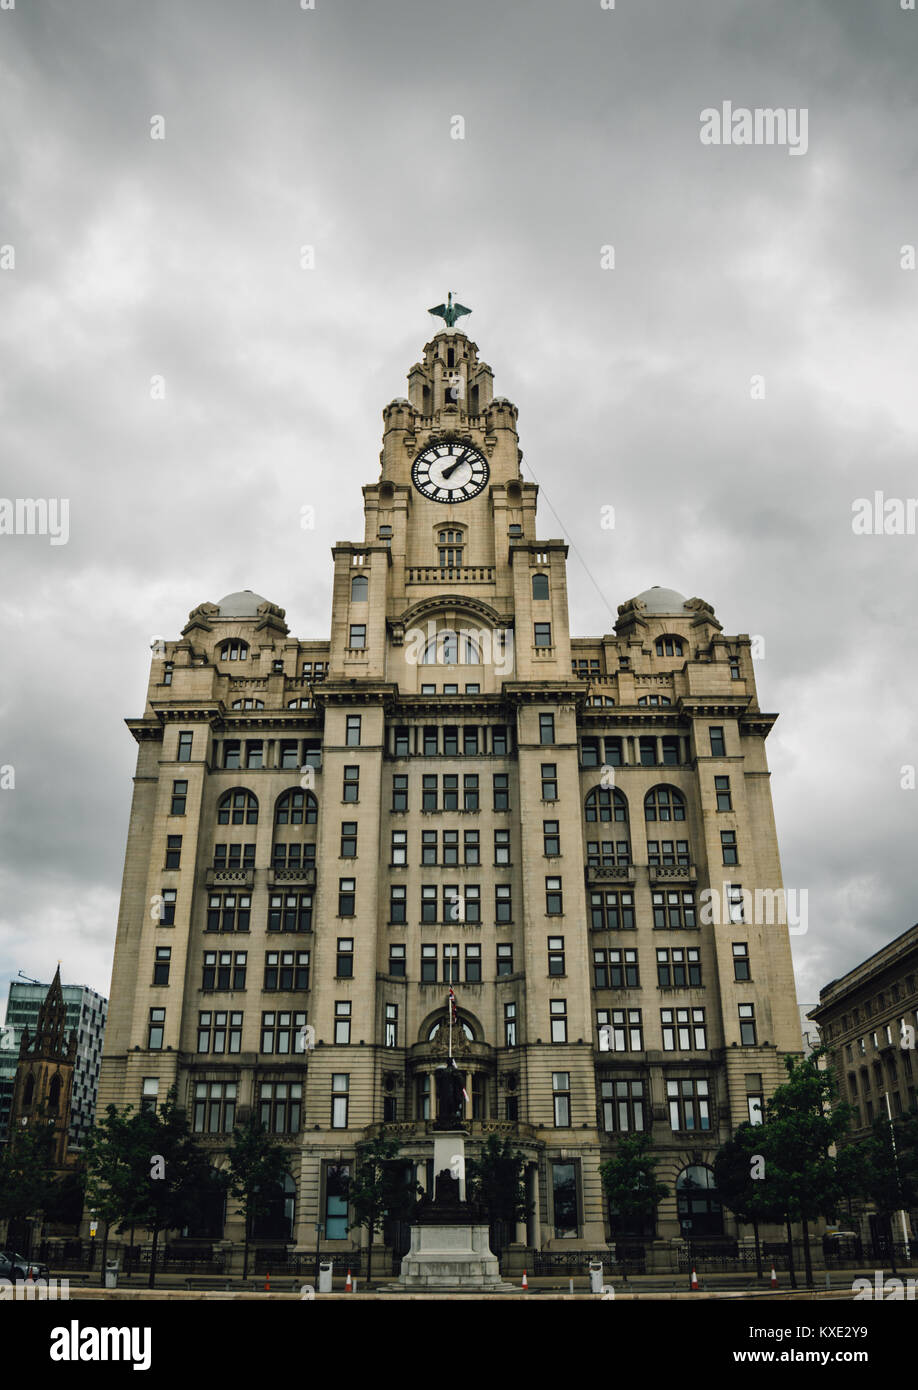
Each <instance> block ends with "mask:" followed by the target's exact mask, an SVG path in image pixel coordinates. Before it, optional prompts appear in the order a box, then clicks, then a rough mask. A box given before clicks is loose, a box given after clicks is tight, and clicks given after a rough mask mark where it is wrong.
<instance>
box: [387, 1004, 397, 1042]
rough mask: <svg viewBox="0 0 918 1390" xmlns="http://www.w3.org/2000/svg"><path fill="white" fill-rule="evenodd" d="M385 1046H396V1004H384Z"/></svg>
mask: <svg viewBox="0 0 918 1390" xmlns="http://www.w3.org/2000/svg"><path fill="white" fill-rule="evenodd" d="M384 1045H385V1046H386V1047H398V1005H397V1004H387V1005H386V1033H385V1044H384Z"/></svg>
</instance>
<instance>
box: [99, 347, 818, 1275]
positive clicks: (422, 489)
mask: <svg viewBox="0 0 918 1390" xmlns="http://www.w3.org/2000/svg"><path fill="white" fill-rule="evenodd" d="M408 383H409V385H408V390H409V395H408V399H404V398H399V399H396V400H393V401H392V402H391V403H390V404H389V405H387V406H386V407H385V409H384V411H383V443H382V453H381V455H380V465H381V466H380V469H379V475H378V477H377V479H376V481H374V482H371V483H369V484H368V485H367V486H365V487H364V489H363V498H364V527H363V534H362V537H361V538H360V539H358V540H353V541H341V542H339V543H338V544H337V545H335V547H334V548H333V551H332V555H333V560H334V590H333V603H332V615H331V629H330V633H329V635H328V636H327V637H326V638H325V639H320V638H314V639H313V638H298V637H296V636H293V635H291V633H290V631H289V629H288V627H287V624H286V622H285V610H284V609H283V608H281V607H279V606H277V604H275V603H273V602H269V601H268V600H266V599H264V598H262V597H261V596H260V595H258V594H255V593H252V592H249V591H248V590H246V591H244V592H241V593H234V594H230V595H228V596H227V597H226V598H223V599H221V600H220V601H219V602H218V603H210V602H207V603H201V604H199V605H198V606H197V607H196V608H194V610H193V611H192V612H191V614H190V617H189V621H188V623H187V624H186V626H185V627H184V628H183V630H182V633H181V636H180V637H178V638H176V639H174V640H168V641H164V642H162V643H161V644H160V645H159V646H158V647H157V649H156V650H155V651H154V657H153V661H152V668H151V673H150V683H149V688H148V693H147V700H146V705H145V708H144V711H143V714H142V715H141V717H140V718H137V719H130V720H128V726H129V728H130V730H131V732H132V734H133V736H134V738H135V739H136V740H137V743H138V758H137V773H136V777H135V787H134V800H133V806H132V811H131V819H130V826H129V830H128V841H127V853H126V861H125V870H124V885H123V893H122V899H121V908H120V915H119V921H118V935H117V944H116V948H115V958H114V969H113V975H112V987H111V1004H110V1011H109V1019H108V1027H107V1031H106V1039H105V1053H104V1059H103V1063H102V1074H101V1083H100V1096H99V1101H100V1104H101V1106H102V1107H104V1106H105V1105H106V1104H107V1103H108V1102H110V1101H114V1102H116V1103H117V1104H119V1105H124V1104H126V1103H132V1104H133V1105H135V1106H140V1105H155V1104H158V1103H160V1102H161V1100H162V1098H163V1097H164V1096H165V1094H166V1092H167V1090H168V1089H169V1088H170V1087H171V1086H173V1085H174V1086H177V1088H178V1094H179V1097H180V1099H181V1101H182V1103H183V1104H184V1105H185V1106H186V1107H187V1110H188V1113H189V1116H190V1117H191V1121H192V1125H193V1128H194V1129H195V1131H197V1133H198V1134H199V1135H200V1137H201V1140H202V1142H203V1143H205V1144H207V1145H209V1146H211V1147H212V1149H213V1152H214V1158H215V1161H216V1162H220V1161H221V1155H222V1154H223V1153H224V1152H225V1150H226V1148H227V1144H228V1141H229V1132H230V1131H231V1130H232V1128H233V1126H234V1124H238V1123H239V1122H241V1121H242V1120H243V1119H244V1118H245V1116H247V1115H248V1114H250V1113H251V1111H252V1110H253V1108H254V1110H255V1111H256V1113H257V1114H259V1115H260V1116H261V1117H262V1118H263V1120H264V1122H265V1123H266V1124H267V1126H268V1127H269V1128H270V1129H271V1130H273V1131H274V1132H275V1133H276V1134H278V1135H279V1136H284V1138H285V1142H287V1143H288V1144H289V1145H290V1147H291V1149H292V1150H293V1151H294V1155H295V1162H294V1165H293V1176H292V1179H291V1181H290V1182H289V1183H288V1184H287V1186H286V1189H285V1190H284V1191H283V1192H280V1191H279V1192H278V1193H277V1196H276V1203H275V1209H274V1211H273V1213H272V1215H271V1216H270V1218H265V1219H264V1220H263V1221H262V1222H261V1223H260V1226H259V1230H258V1231H257V1232H256V1239H257V1240H258V1241H259V1242H260V1243H261V1244H264V1243H265V1242H269V1241H270V1240H272V1239H274V1240H276V1241H277V1242H278V1243H279V1244H280V1245H281V1246H283V1245H287V1247H288V1248H293V1249H299V1250H301V1251H307V1250H312V1249H314V1248H315V1242H316V1227H317V1225H318V1226H320V1227H321V1236H320V1239H321V1244H322V1246H323V1248H325V1249H326V1250H328V1251H346V1250H347V1249H348V1248H350V1246H351V1245H352V1243H353V1244H358V1243H359V1242H360V1237H361V1233H360V1232H359V1231H356V1230H355V1231H353V1232H349V1231H348V1229H347V1221H348V1210H347V1176H348V1169H349V1165H350V1164H351V1163H352V1162H353V1157H354V1148H355V1145H356V1144H357V1143H358V1142H359V1141H360V1140H362V1139H363V1138H364V1137H365V1136H367V1135H368V1134H370V1133H373V1132H377V1131H378V1130H380V1129H382V1130H384V1131H385V1132H387V1133H391V1134H394V1135H397V1136H398V1138H399V1140H400V1141H401V1143H402V1146H403V1154H404V1157H405V1160H406V1163H410V1165H412V1171H416V1172H417V1174H418V1177H419V1180H420V1181H421V1182H422V1184H424V1185H426V1186H429V1185H430V1184H431V1181H432V1174H431V1172H430V1167H431V1161H432V1151H433V1144H432V1136H431V1134H430V1132H429V1131H430V1123H431V1121H432V1119H433V1105H434V1097H433V1092H432V1080H431V1078H432V1073H433V1071H434V1069H435V1068H436V1067H437V1066H438V1065H439V1064H441V1062H442V1061H443V1059H444V1056H445V1054H446V1049H447V1028H446V1022H447V992H448V990H449V988H450V987H451V986H452V988H453V989H454V991H455V994H456V999H457V1006H458V1022H457V1025H456V1028H455V1030H454V1041H455V1051H456V1055H457V1057H458V1059H459V1062H460V1065H461V1066H462V1067H463V1069H464V1070H465V1072H466V1074H467V1081H466V1088H467V1091H468V1105H467V1127H468V1130H469V1132H470V1136H471V1138H470V1141H469V1150H470V1152H472V1153H473V1154H474V1152H475V1151H476V1149H477V1147H478V1146H479V1145H480V1143H481V1142H482V1141H483V1139H484V1138H485V1137H486V1136H487V1135H488V1134H489V1133H493V1132H497V1133H500V1134H507V1135H510V1136H511V1137H512V1138H513V1140H514V1141H515V1142H516V1143H517V1144H518V1145H519V1147H520V1149H521V1150H522V1151H523V1152H524V1154H525V1155H526V1158H527V1161H528V1165H529V1167H528V1174H529V1178H528V1183H529V1193H530V1197H531V1200H532V1203H533V1215H532V1217H531V1219H530V1221H529V1223H528V1229H525V1228H523V1227H520V1228H519V1229H518V1230H517V1231H516V1233H515V1234H516V1238H517V1241H518V1242H519V1243H520V1244H522V1245H527V1246H529V1247H530V1248H537V1249H542V1250H547V1249H571V1248H574V1247H577V1246H579V1247H580V1248H583V1249H596V1248H597V1247H601V1246H602V1245H604V1244H605V1242H606V1241H607V1240H608V1239H609V1238H610V1215H609V1211H608V1207H607V1203H606V1201H605V1200H604V1196H603V1192H602V1188H601V1183H600V1177H599V1165H600V1163H601V1162H602V1161H603V1160H604V1159H605V1158H607V1157H608V1156H610V1155H611V1154H612V1153H613V1152H614V1150H615V1147H616V1144H617V1142H618V1140H619V1138H620V1137H621V1136H622V1135H623V1134H627V1133H631V1132H633V1131H635V1130H645V1131H648V1132H649V1133H650V1134H651V1135H652V1138H653V1144H654V1147H655V1149H656V1150H657V1151H658V1152H659V1154H660V1156H661V1158H662V1163H661V1166H660V1169H659V1172H660V1176H661V1177H662V1178H664V1180H666V1181H668V1182H669V1183H670V1185H671V1187H672V1188H673V1196H672V1197H671V1198H670V1200H669V1201H667V1202H665V1203H664V1204H663V1206H662V1208H661V1211H660V1218H659V1221H658V1223H657V1228H656V1232H645V1233H644V1235H645V1236H646V1237H647V1239H648V1240H651V1239H652V1238H653V1237H654V1236H655V1237H656V1239H657V1240H658V1241H659V1242H662V1243H664V1244H665V1245H666V1246H667V1248H669V1247H670V1246H671V1243H673V1242H679V1241H681V1240H682V1239H683V1237H687V1236H690V1237H691V1238H692V1239H694V1240H698V1239H704V1238H716V1237H718V1236H720V1235H722V1234H723V1233H724V1232H726V1233H728V1234H729V1233H730V1232H731V1231H733V1230H734V1227H733V1225H732V1223H731V1219H730V1218H729V1216H726V1215H725V1214H722V1213H721V1211H720V1208H719V1204H718V1202H717V1197H716V1192H714V1191H713V1188H712V1186H711V1174H710V1168H709V1165H710V1163H711V1161H712V1158H713V1155H714V1153H715V1152H716V1150H717V1148H718V1146H719V1145H720V1143H722V1142H723V1141H724V1140H725V1139H726V1138H728V1137H729V1135H730V1134H731V1133H732V1131H733V1129H734V1128H735V1127H736V1126H737V1125H738V1124H740V1123H741V1122H742V1121H745V1120H747V1119H749V1118H750V1117H751V1118H752V1119H753V1120H757V1119H759V1118H760V1116H761V1106H762V1100H763V1097H764V1096H767V1095H768V1094H769V1093H770V1092H771V1091H772V1090H773V1089H774V1087H775V1086H776V1085H777V1084H779V1083H780V1082H781V1081H782V1080H783V1078H784V1076H785V1069H784V1057H785V1056H786V1055H788V1054H794V1055H799V1053H800V1051H801V1037H800V1026H799V1018H798V1012H797V1001H796V995H795V987H794V976H793V969H792V963H791V951H790V941H789V932H788V926H787V924H786V920H782V919H783V918H784V917H785V914H784V913H783V912H782V900H783V890H782V881H781V868H780V862H779V856H778V845H777V838H776V833H775V825H774V818H773V812H772V801H771V792H770V787H769V772H768V767H767V763H766V758H765V739H766V737H767V736H768V734H769V732H770V730H771V728H772V726H773V724H774V722H775V719H776V715H774V714H768V713H764V712H763V711H762V710H761V709H760V708H759V705H758V701H757V698H756V687H755V674H754V670H753V661H752V652H751V642H750V638H749V637H748V636H745V635H740V636H727V635H725V634H724V632H723V631H722V628H721V624H720V623H719V622H718V620H717V618H716V616H715V613H714V610H713V608H712V607H711V606H710V604H708V603H706V602H704V601H703V600H702V599H699V598H691V599H685V598H684V597H683V596H682V595H681V594H678V593H675V592H674V591H673V590H671V589H666V588H659V587H654V588H650V589H648V590H646V591H645V592H644V593H641V594H640V595H638V596H637V597H635V598H631V599H629V600H628V601H627V602H625V603H623V604H622V605H621V606H620V608H619V617H618V621H617V623H616V624H615V631H614V632H611V633H607V634H605V635H602V636H597V637H573V636H571V632H570V624H569V617H568V602H567V580H566V559H567V549H568V548H567V546H566V544H565V543H564V542H563V541H562V540H559V539H542V538H540V536H539V533H538V530H537V523H536V501H537V495H538V488H537V486H536V485H535V484H533V483H531V482H529V481H527V480H526V479H525V477H524V476H523V474H522V472H521V460H522V453H521V451H520V446H519V439H518V435H517V428H516V424H517V410H516V407H515V406H514V405H512V404H511V402H510V401H509V400H507V399H506V398H505V397H503V396H494V395H493V388H492V373H491V369H490V368H489V367H488V366H487V365H486V364H485V363H483V362H482V361H481V360H480V359H479V356H478V349H477V347H476V345H475V343H473V342H472V341H471V340H470V339H469V338H468V337H467V336H466V335H465V334H464V333H462V332H461V331H459V330H457V329H455V328H448V329H446V330H444V331H440V332H438V333H436V334H435V336H434V337H433V338H432V340H431V341H430V342H429V343H428V344H427V345H426V346H425V348H424V352H423V358H422V360H421V361H420V362H418V363H416V364H415V365H414V366H413V367H412V368H411V370H410V372H409V374H408ZM597 511H598V509H597ZM657 549H658V548H657V547H655V550H657ZM215 563H217V561H216V560H215ZM293 582H294V581H293V580H291V583H293ZM727 584H728V577H727V576H726V575H725V577H724V586H725V588H726V586H727ZM279 597H281V596H279ZM635 1234H638V1233H635ZM189 1235H190V1236H192V1237H198V1238H200V1237H208V1238H211V1239H213V1240H219V1239H220V1238H222V1237H225V1239H226V1240H227V1241H238V1240H239V1238H240V1231H239V1223H238V1220H237V1219H236V1218H235V1217H233V1216H232V1214H230V1216H229V1218H228V1219H227V1221H226V1223H225V1224H224V1219H223V1215H222V1213H210V1214H205V1213H202V1217H201V1221H200V1223H199V1225H198V1227H197V1229H195V1230H191V1231H189Z"/></svg>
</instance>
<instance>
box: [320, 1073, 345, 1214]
mask: <svg viewBox="0 0 918 1390" xmlns="http://www.w3.org/2000/svg"><path fill="white" fill-rule="evenodd" d="M349 1084H350V1077H349V1076H348V1075H347V1074H344V1075H342V1074H341V1073H340V1072H336V1073H334V1075H333V1076H332V1116H331V1127H332V1129H347V1092H348V1086H349ZM327 1234H328V1233H327V1232H326V1235H327Z"/></svg>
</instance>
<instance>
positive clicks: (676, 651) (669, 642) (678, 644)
mask: <svg viewBox="0 0 918 1390" xmlns="http://www.w3.org/2000/svg"><path fill="white" fill-rule="evenodd" d="M681 655H682V638H681V637H673V636H672V635H671V634H670V633H667V635H666V636H665V637H658V638H657V656H681Z"/></svg>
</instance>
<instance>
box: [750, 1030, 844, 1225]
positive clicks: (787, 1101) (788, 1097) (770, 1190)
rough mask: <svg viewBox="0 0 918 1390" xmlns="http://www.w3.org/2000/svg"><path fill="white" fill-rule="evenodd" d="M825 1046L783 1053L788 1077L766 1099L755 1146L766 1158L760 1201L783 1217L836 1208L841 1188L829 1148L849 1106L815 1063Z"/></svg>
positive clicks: (807, 1217)
mask: <svg viewBox="0 0 918 1390" xmlns="http://www.w3.org/2000/svg"><path fill="white" fill-rule="evenodd" d="M823 1055H824V1049H822V1048H820V1049H817V1050H816V1051H815V1052H813V1053H811V1055H810V1056H809V1057H803V1058H794V1057H787V1058H786V1059H785V1066H786V1067H787V1073H788V1079H787V1081H785V1082H784V1084H783V1085H782V1086H779V1087H778V1088H777V1090H776V1091H775V1093H774V1095H773V1096H772V1097H771V1099H770V1100H768V1101H767V1102H766V1105H765V1123H764V1125H760V1126H758V1128H759V1130H760V1132H761V1144H760V1149H759V1152H761V1153H762V1154H763V1156H764V1158H765V1179H764V1182H763V1196H762V1201H763V1202H764V1203H765V1204H767V1205H768V1206H769V1207H770V1208H771V1209H772V1210H774V1211H779V1212H781V1213H782V1214H783V1215H784V1217H785V1219H786V1220H788V1221H810V1220H812V1219H814V1218H816V1217H818V1216H830V1215H832V1213H833V1212H834V1211H835V1209H836V1207H837V1205H838V1202H839V1199H840V1198H841V1196H842V1189H841V1186H840V1183H839V1179H838V1172H837V1168H836V1161H835V1158H834V1156H832V1155H831V1154H830V1153H829V1149H830V1148H831V1147H832V1145H834V1144H837V1143H838V1142H839V1141H840V1140H841V1139H842V1138H843V1137H844V1135H845V1134H846V1132H847V1130H848V1127H849V1125H850V1122H851V1116H852V1113H853V1112H852V1109H851V1106H850V1105H848V1104H847V1103H846V1102H841V1103H838V1102H837V1099H836V1097H837V1091H836V1086H835V1079H834V1076H833V1074H832V1072H831V1070H826V1071H822V1070H820V1068H819V1066H818V1062H819V1059H820V1057H822V1056H823Z"/></svg>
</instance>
